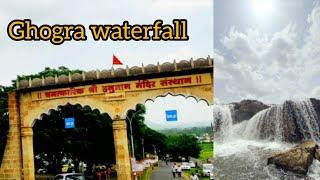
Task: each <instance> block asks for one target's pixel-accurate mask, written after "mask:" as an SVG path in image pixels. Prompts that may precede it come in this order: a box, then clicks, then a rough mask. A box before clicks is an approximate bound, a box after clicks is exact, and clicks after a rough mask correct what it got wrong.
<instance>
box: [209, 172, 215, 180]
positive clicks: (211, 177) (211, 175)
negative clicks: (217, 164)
mask: <svg viewBox="0 0 320 180" xmlns="http://www.w3.org/2000/svg"><path fill="white" fill-rule="evenodd" d="M210 180H214V177H213V172H211V173H210Z"/></svg>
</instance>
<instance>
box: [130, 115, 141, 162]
mask: <svg viewBox="0 0 320 180" xmlns="http://www.w3.org/2000/svg"><path fill="white" fill-rule="evenodd" d="M138 112H139V111H136V112H134V113H133V114H132V117H131V118H129V117H128V116H127V120H128V121H129V126H130V139H131V152H132V157H133V158H135V155H134V146H133V134H132V119H133V117H134V116H135V115H136V114H137V113H138Z"/></svg>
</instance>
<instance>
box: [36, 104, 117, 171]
mask: <svg viewBox="0 0 320 180" xmlns="http://www.w3.org/2000/svg"><path fill="white" fill-rule="evenodd" d="M66 117H74V118H75V128H74V129H65V127H64V118H66ZM33 129H34V153H35V154H36V155H41V154H42V155H46V157H45V160H46V161H48V162H49V164H50V166H49V171H51V172H53V173H57V172H59V170H60V168H61V161H62V159H63V158H64V157H67V158H70V159H73V160H75V159H79V160H82V161H84V162H86V163H87V164H89V167H91V165H92V164H93V163H104V164H106V163H108V164H114V163H115V153H114V142H113V131H112V119H111V118H110V117H109V116H108V115H107V114H101V113H100V112H99V110H96V109H95V110H92V109H91V108H90V107H89V106H84V107H82V106H81V105H70V104H68V105H65V106H59V107H58V109H57V110H51V111H50V113H49V114H43V115H42V119H41V120H37V121H36V123H35V125H34V127H33ZM41 166H42V164H41V161H38V163H37V161H36V168H40V167H41Z"/></svg>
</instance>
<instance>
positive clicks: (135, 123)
mask: <svg viewBox="0 0 320 180" xmlns="http://www.w3.org/2000/svg"><path fill="white" fill-rule="evenodd" d="M145 112H146V108H145V106H144V105H143V104H137V105H136V108H135V110H129V111H128V113H127V120H128V119H131V118H132V131H133V132H132V134H133V139H134V147H135V156H136V159H138V160H140V159H143V154H142V152H143V150H142V149H143V148H144V151H145V153H150V154H154V151H155V148H156V149H157V151H159V150H160V155H161V152H162V151H161V150H162V149H163V147H164V146H165V145H164V144H165V139H166V136H165V135H163V134H161V133H159V132H157V131H155V130H152V129H150V128H149V127H148V126H147V125H146V124H145V123H144V120H145V118H144V116H143V115H144V114H145ZM129 125H130V124H129V122H128V127H127V130H128V139H129V140H130V127H129Z"/></svg>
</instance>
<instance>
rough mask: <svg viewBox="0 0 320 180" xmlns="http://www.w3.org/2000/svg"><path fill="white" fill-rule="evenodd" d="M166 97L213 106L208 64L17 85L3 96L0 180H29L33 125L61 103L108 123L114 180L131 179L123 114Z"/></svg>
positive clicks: (190, 63)
mask: <svg viewBox="0 0 320 180" xmlns="http://www.w3.org/2000/svg"><path fill="white" fill-rule="evenodd" d="M167 94H172V95H184V96H192V97H194V98H196V99H197V100H201V99H203V100H206V102H208V104H213V59H211V58H210V57H208V58H207V59H198V60H196V61H193V60H192V59H191V60H190V61H185V60H184V61H180V62H179V63H176V62H174V63H164V64H162V65H160V64H158V65H148V66H146V67H144V66H142V67H133V68H126V69H116V70H114V69H111V70H104V71H91V72H86V73H83V74H73V75H71V74H69V76H59V77H57V76H56V77H46V78H45V77H43V78H42V79H30V80H29V81H18V82H17V90H16V91H14V92H11V93H10V94H9V124H10V129H9V135H8V142H7V146H6V149H5V154H4V157H3V162H2V165H1V168H0V179H28V180H29V179H30V180H33V179H34V178H35V176H34V171H35V170H34V157H33V156H34V155H33V131H32V126H33V124H34V120H35V119H37V117H39V115H41V114H42V113H45V112H48V111H49V110H50V109H54V108H55V107H57V106H58V105H65V104H67V103H69V104H81V105H88V106H90V107H91V108H94V109H99V110H100V112H107V113H108V114H109V115H110V117H112V118H113V134H114V146H115V155H116V170H117V174H118V179H119V180H129V179H131V164H130V157H129V150H128V140H127V128H126V121H125V119H126V113H127V110H129V109H133V108H134V107H135V105H136V104H138V103H141V104H142V103H144V102H145V101H146V100H147V99H155V98H156V97H158V96H165V95H167Z"/></svg>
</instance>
